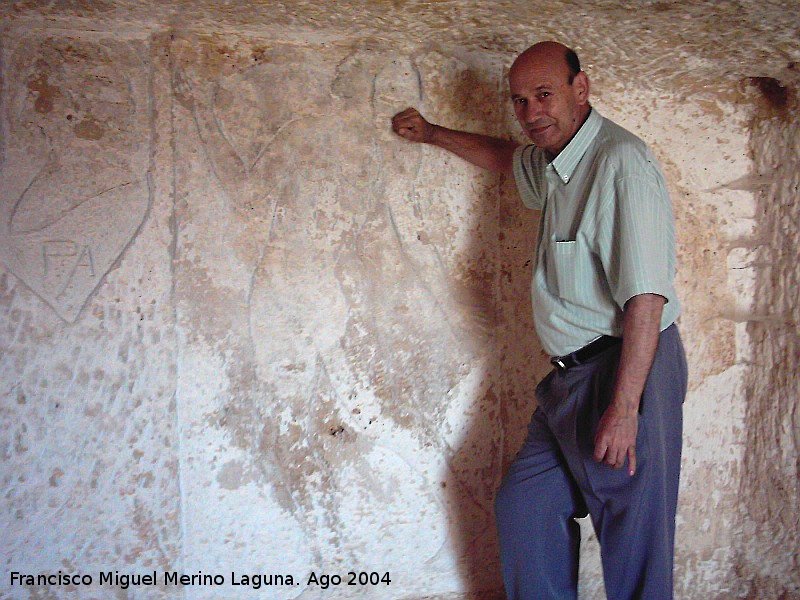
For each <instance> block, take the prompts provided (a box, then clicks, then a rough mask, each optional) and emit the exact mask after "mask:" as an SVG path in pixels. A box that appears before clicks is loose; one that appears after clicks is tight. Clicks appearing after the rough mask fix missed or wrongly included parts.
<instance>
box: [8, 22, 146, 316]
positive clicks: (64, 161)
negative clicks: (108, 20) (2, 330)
mask: <svg viewBox="0 0 800 600" xmlns="http://www.w3.org/2000/svg"><path fill="white" fill-rule="evenodd" d="M135 45H136V42H131V43H129V42H108V41H104V42H102V43H92V42H84V41H77V40H75V39H67V38H58V37H43V38H35V39H33V40H31V39H24V40H22V41H21V42H20V43H19V45H18V46H16V47H11V48H10V49H9V57H8V58H7V60H6V61H5V65H6V67H5V68H6V73H4V80H5V90H4V94H3V107H2V109H3V110H2V118H3V120H4V126H5V127H4V129H5V131H6V132H7V133H8V135H7V136H6V140H5V141H4V143H5V148H4V150H5V153H4V155H5V156H4V158H5V160H4V161H3V163H2V171H0V261H2V262H3V263H4V264H5V266H6V268H7V269H8V270H9V271H10V272H11V273H13V274H14V275H15V276H16V277H17V278H19V279H20V280H22V281H23V282H24V283H25V284H26V285H27V286H28V287H29V288H30V289H31V290H32V291H33V292H34V293H36V294H37V295H38V296H39V297H40V298H41V299H42V300H44V301H45V302H46V303H47V304H49V305H50V306H51V307H52V308H53V310H54V311H55V312H56V313H57V314H58V316H59V317H61V318H62V319H63V320H65V321H67V322H69V323H72V322H75V321H76V320H77V318H78V316H79V315H80V313H81V310H82V309H83V307H84V306H85V305H86V303H87V301H88V299H89V298H90V297H91V295H92V294H93V293H94V292H95V290H97V288H98V287H99V286H100V284H101V283H102V281H103V279H104V278H105V276H106V274H107V273H108V271H109V270H110V269H111V268H112V266H113V265H114V264H115V263H116V262H117V261H118V260H119V259H120V257H121V256H122V254H123V253H124V251H125V249H126V248H127V247H128V246H129V245H130V243H131V242H132V241H133V239H134V238H135V237H136V234H137V233H138V231H139V229H140V227H141V225H142V223H143V222H144V219H145V217H146V215H147V211H148V208H149V206H150V201H151V194H152V189H151V188H152V186H151V184H150V181H149V178H148V175H147V172H148V165H149V156H150V143H151V140H150V125H149V121H150V115H149V114H148V108H147V107H148V105H149V102H148V95H149V93H150V92H149V82H148V77H149V75H148V69H147V68H146V66H145V65H144V64H143V63H142V62H141V60H140V59H139V58H138V56H140V55H143V54H145V53H143V52H142V49H141V48H137V47H135ZM31 48H33V51H32V52H31Z"/></svg>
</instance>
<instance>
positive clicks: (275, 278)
mask: <svg viewBox="0 0 800 600" xmlns="http://www.w3.org/2000/svg"><path fill="white" fill-rule="evenodd" d="M632 5H633V6H634V7H635V9H634V10H632V9H631V6H632ZM792 6H793V4H792V3H791V2H766V3H765V2H758V3H755V2H752V3H750V2H745V3H738V2H723V3H714V6H713V8H712V7H711V4H710V3H709V4H707V5H703V4H702V3H689V2H681V1H676V2H650V1H649V0H641V1H639V2H635V3H631V2H621V1H620V2H616V1H604V2H592V3H578V4H576V3H571V2H548V3H538V2H532V3H511V2H506V1H504V0H495V1H492V2H482V3H470V2H462V1H460V0H454V1H452V2H451V1H448V2H440V3H427V2H369V3H364V2H356V1H352V2H349V1H348V2H336V3H324V2H323V3H320V2H315V3H307V2H304V1H297V2H285V3H270V4H269V5H267V4H265V3H256V2H245V3H235V5H234V4H233V3H232V4H224V5H223V4H222V3H212V2H184V1H180V0H173V1H171V2H157V3H156V2H153V3H141V2H133V1H128V0H116V1H110V0H108V1H107V0H104V1H102V2H96V1H93V2H51V3H40V2H35V1H33V0H30V1H19V2H8V3H5V4H3V5H2V6H0V17H1V18H2V23H3V24H2V38H1V41H0V82H1V83H2V88H1V89H2V97H1V98H0V133H2V146H1V147H0V152H1V154H0V479H1V480H2V486H3V488H2V489H3V493H2V494H0V516H2V518H0V539H2V540H3V544H0V564H2V568H1V569H0V597H3V598H5V597H9V598H67V597H78V598H109V597H120V598H122V597H129V598H192V599H194V598H220V597H225V598H276V599H281V600H284V599H289V598H303V599H306V600H308V599H315V598H375V599H386V598H403V599H407V600H410V599H412V598H413V599H422V598H430V599H436V600H454V599H456V598H459V599H467V598H469V599H473V598H475V599H477V598H482V599H486V598H499V597H502V593H501V583H500V576H499V565H498V556H497V542H496V536H495V533H494V522H493V497H494V491H495V489H496V487H497V486H498V484H499V482H500V480H501V477H502V474H503V471H504V468H505V467H506V466H507V465H508V463H509V462H510V461H511V460H512V458H513V456H514V454H515V452H516V450H517V448H518V446H519V444H520V443H521V440H522V438H523V436H524V433H525V426H526V424H527V421H528V419H529V417H530V414H531V412H532V410H533V408H534V404H533V402H534V401H533V397H532V391H533V388H534V386H535V385H536V382H537V381H538V379H540V378H541V377H542V376H543V375H544V374H545V373H546V372H547V370H548V362H547V358H546V357H545V356H544V353H543V351H542V350H541V348H540V346H539V344H538V342H537V341H536V338H535V334H534V332H533V326H532V322H531V316H530V301H529V297H528V287H529V277H530V257H531V253H532V250H533V245H534V242H535V237H536V228H537V222H536V215H535V214H533V213H531V212H528V211H526V210H524V209H523V208H522V207H521V203H520V201H519V199H518V197H517V194H516V190H515V187H514V184H513V182H512V181H508V180H504V179H502V178H498V177H495V176H491V175H488V174H484V173H482V172H480V171H479V170H477V169H475V168H473V167H471V166H469V165H467V164H465V163H463V162H461V161H459V160H458V159H456V158H454V157H451V156H449V155H447V154H445V153H443V152H442V151H440V150H437V149H435V148H431V147H427V146H417V145H413V144H408V143H405V142H403V141H402V140H400V139H399V138H396V137H395V136H393V134H391V132H390V130H389V118H390V117H391V115H392V114H394V113H395V112H397V111H399V110H401V109H403V108H405V107H406V106H410V105H413V106H417V107H419V108H420V109H421V110H422V111H423V112H424V113H425V114H426V115H428V116H430V118H431V119H433V120H435V121H437V122H440V123H442V124H445V125H447V126H450V127H455V128H461V129H469V130H474V131H482V132H485V133H489V134H493V135H501V136H514V137H517V138H518V139H521V137H519V136H520V132H519V130H518V126H517V125H515V123H514V120H513V115H512V114H511V112H512V111H511V110H510V107H509V103H508V99H507V89H506V83H505V74H506V70H507V68H508V66H509V65H510V63H511V61H512V60H513V57H514V56H515V55H516V54H517V53H518V52H519V51H521V50H523V49H524V48H526V47H527V46H528V45H529V44H530V43H532V42H534V41H537V40H540V39H551V38H556V39H560V40H562V41H564V42H565V43H568V44H570V45H572V46H574V47H576V49H577V50H578V51H579V53H580V54H581V56H582V58H583V61H584V68H585V69H586V70H587V72H588V74H589V76H590V78H591V80H592V85H593V88H592V98H593V104H594V106H595V107H596V108H597V109H598V110H599V111H600V112H601V113H602V114H604V115H605V116H608V117H610V118H612V119H613V120H615V121H617V122H618V123H620V124H622V125H623V126H625V127H627V128H629V129H631V130H633V131H635V132H636V133H637V134H639V135H640V136H641V137H643V138H644V139H645V141H647V142H648V144H650V146H651V147H652V149H653V150H654V152H655V154H656V155H657V157H658V158H659V160H660V161H661V163H662V165H663V166H664V169H665V172H666V174H667V178H668V183H669V186H670V191H671V194H672V199H673V204H674V208H675V215H676V220H677V230H678V243H679V248H678V251H679V261H680V269H679V276H678V290H679V293H680V294H681V297H682V302H683V304H684V307H685V310H684V314H683V315H682V316H681V320H680V326H681V328H682V331H683V335H684V338H685V341H686V345H687V352H688V355H689V359H690V363H691V373H690V378H691V392H690V395H689V398H688V399H687V402H686V406H685V414H686V424H685V435H684V439H685V446H684V471H683V479H682V486H681V499H680V508H679V520H678V536H677V537H678V539H677V550H676V552H677V561H676V595H677V597H680V598H687V599H690V598H700V597H702V598H767V597H770V598H772V597H783V598H800V579H798V576H797V573H798V565H797V555H798V548H800V524H798V517H797V514H798V509H799V508H800V507H799V506H798V503H797V476H798V471H797V460H798V459H797V456H798V455H797V448H798V441H797V437H798V436H797V430H798V423H797V419H796V414H797V402H798V385H797V378H796V376H793V373H795V371H796V369H795V368H794V363H795V362H796V359H797V358H798V355H797V317H798V315H797V300H796V283H797V272H796V266H797V265H796V263H797V261H796V258H797V247H796V243H797V237H798V228H799V227H800V226H798V224H797V218H796V217H797V210H796V204H797V198H798V195H797V173H798V169H797V144H798V140H797V139H796V138H797V119H796V117H795V116H794V115H795V113H796V96H795V90H796V87H797V83H796V82H797V78H796V64H797V61H798V60H800V42H798V38H797V35H796V33H797V31H796V25H793V24H792V23H791V19H789V20H787V19H786V15H787V14H788V13H790V12H791V11H792V10H793V8H792ZM610 40H614V41H613V42H612V41H610ZM793 65H794V66H793ZM765 357H766V358H765ZM793 419H794V420H793ZM769 440H775V441H776V443H775V444H771V443H769ZM582 527H583V529H584V532H585V534H586V536H585V537H586V544H585V545H584V547H583V550H582V558H583V562H582V567H581V597H582V598H598V599H599V598H603V597H604V590H603V585H602V578H601V576H600V567H599V557H598V551H597V544H596V540H595V539H594V537H593V533H592V532H591V526H590V525H589V524H588V522H586V521H584V522H583V523H582ZM348 571H355V572H357V573H358V572H364V573H366V580H365V581H364V580H362V582H359V581H358V579H357V578H356V581H355V583H357V584H359V583H360V584H359V585H353V586H350V585H347V583H348V577H347V572H348ZM12 573H16V574H17V576H16V578H14V577H13V576H12ZM373 573H374V574H376V575H377V576H373V580H372V581H370V574H373ZM387 573H388V574H389V576H388V577H385V574H387ZM59 574H60V575H59ZM312 574H313V576H312ZM324 574H327V575H333V574H338V575H341V576H342V578H343V579H342V582H341V584H340V585H330V586H327V587H326V583H330V582H328V581H327V580H322V579H321V578H322V576H323V575H324ZM38 575H45V576H46V575H52V576H54V577H55V579H53V578H52V577H51V578H50V579H49V580H48V579H46V578H45V580H43V581H36V580H35V579H36V577H37V576H38ZM74 575H80V576H86V577H89V578H91V582H90V583H89V582H88V580H86V579H84V580H80V579H78V580H77V581H72V580H69V581H66V582H64V580H63V577H65V576H70V577H71V576H74ZM181 575H185V576H187V577H189V580H188V581H187V582H186V584H185V585H181V584H180V581H177V580H176V579H175V577H180V576H181ZM29 576H30V577H33V578H34V581H31V580H29V579H26V577H29ZM133 576H136V577H138V578H139V579H138V582H137V580H131V581H128V583H130V585H129V586H127V587H126V581H127V580H125V579H124V578H125V577H133ZM148 576H152V577H153V582H152V584H151V583H149V580H147V579H144V580H143V579H142V577H148ZM270 576H272V581H269V577H270ZM289 576H291V578H292V579H291V581H289V580H288V577H289ZM120 577H122V578H123V579H120ZM192 577H194V578H195V579H192ZM255 577H260V578H261V579H258V580H257V579H255ZM279 577H280V580H279ZM312 577H316V580H314V579H312ZM386 579H390V580H391V582H390V583H387V581H386Z"/></svg>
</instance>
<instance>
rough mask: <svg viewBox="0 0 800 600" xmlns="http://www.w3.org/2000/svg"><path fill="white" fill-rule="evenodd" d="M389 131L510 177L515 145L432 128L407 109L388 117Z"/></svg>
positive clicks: (419, 116)
mask: <svg viewBox="0 0 800 600" xmlns="http://www.w3.org/2000/svg"><path fill="white" fill-rule="evenodd" d="M392 131H394V132H395V133H396V134H397V135H399V136H400V137H402V138H405V139H407V140H409V141H411V142H419V143H423V144H432V145H434V146H439V147H440V148H444V149H445V150H449V151H450V152H452V153H453V154H455V155H456V156H459V157H461V158H463V159H464V160H466V161H468V162H471V163H472V164H473V165H476V166H478V167H481V168H483V169H487V170H489V171H494V172H495V173H502V174H504V175H513V172H514V167H513V157H514V150H515V149H516V148H517V146H519V144H517V143H516V142H512V141H510V140H504V139H501V138H496V137H491V136H488V135H481V134H479V133H468V132H466V131H456V130H455V129H447V128H446V127H442V126H440V125H434V124H433V123H429V122H428V121H426V120H425V119H424V118H423V116H422V115H421V114H419V111H417V109H415V108H407V109H406V110H404V111H403V112H401V113H398V114H396V115H395V116H394V117H392Z"/></svg>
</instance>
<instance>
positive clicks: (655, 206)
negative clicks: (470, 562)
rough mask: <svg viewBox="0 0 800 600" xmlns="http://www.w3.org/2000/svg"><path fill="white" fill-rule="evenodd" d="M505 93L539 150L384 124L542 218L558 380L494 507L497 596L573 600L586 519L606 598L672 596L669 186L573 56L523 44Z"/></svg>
mask: <svg viewBox="0 0 800 600" xmlns="http://www.w3.org/2000/svg"><path fill="white" fill-rule="evenodd" d="M509 85H510V91H511V99H512V101H513V105H514V111H515V113H516V116H517V120H518V121H519V123H520V125H521V126H522V128H523V130H524V131H525V133H526V134H527V135H528V137H529V138H530V139H531V141H532V142H533V145H530V146H524V147H523V146H519V145H518V144H515V143H514V142H510V141H507V140H502V139H497V138H492V137H487V136H483V135H478V134H473V133H467V132H462V131H454V130H451V129H447V128H444V127H441V126H438V125H434V124H432V123H429V122H428V121H426V120H425V119H424V118H423V117H422V116H421V115H420V114H419V113H418V112H417V111H416V110H415V109H407V110H405V111H403V112H402V113H399V114H398V115H396V116H395V117H394V118H393V120H392V127H393V130H394V131H395V132H396V133H397V134H398V135H400V136H401V137H403V138H405V139H407V140H410V141H414V142H423V143H428V144H433V145H436V146H439V147H441V148H445V149H447V150H449V151H451V152H453V153H455V154H456V155H458V156H460V157H462V158H464V159H466V160H468V161H470V162H472V163H473V164H475V165H478V166H481V167H484V168H486V169H490V170H492V171H495V172H499V173H505V174H509V175H510V174H513V175H514V177H515V179H516V182H517V187H518V189H519V192H520V195H521V197H522V200H523V202H524V203H525V204H526V205H527V206H528V207H530V208H533V209H537V210H541V211H543V212H542V217H541V225H540V231H539V243H538V248H537V255H536V261H535V266H534V273H533V282H532V285H531V289H532V297H533V310H534V320H535V323H536V330H537V334H538V336H539V338H540V341H541V343H542V345H543V347H544V348H545V350H546V351H547V352H548V353H549V354H550V355H552V356H553V360H552V362H553V365H554V367H555V368H554V370H553V371H552V372H551V373H550V374H549V375H548V376H547V377H546V378H545V379H544V380H543V381H542V382H541V383H540V384H539V385H538V387H537V389H536V400H537V403H538V407H537V409H536V411H535V412H534V415H533V418H532V420H531V423H530V426H529V428H528V436H527V438H526V440H525V443H524V445H523V447H522V449H521V450H520V452H519V454H518V455H517V457H516V459H515V461H514V463H513V464H512V465H511V468H510V470H509V473H508V474H507V476H506V478H505V480H504V482H503V485H502V486H501V488H500V490H499V491H498V494H497V500H496V515H497V526H498V532H499V537H500V552H501V562H502V566H503V580H504V583H505V587H506V593H507V595H508V596H509V598H512V599H522V600H529V599H534V598H559V599H560V598H575V597H576V595H577V579H578V561H577V559H578V545H579V541H580V540H579V534H580V529H579V527H578V525H577V524H576V523H575V521H574V518H575V517H579V516H584V515H585V514H586V511H587V509H588V511H589V513H590V514H591V517H592V522H593V524H594V527H595V531H596V532H597V536H598V539H599V542H600V548H601V556H602V560H603V573H604V579H605V584H606V592H607V595H608V598H609V599H630V598H645V599H647V600H653V599H659V598H671V597H672V563H673V547H674V532H675V511H676V505H677V496H678V476H679V471H680V453H681V435H682V404H683V399H684V397H685V394H686V382H687V369H686V360H685V356H684V353H683V347H682V345H681V340H680V335H679V333H678V330H677V327H676V326H675V324H674V321H675V319H676V318H677V316H678V314H679V312H680V305H679V303H678V299H677V297H676V294H675V289H674V287H673V284H672V280H673V277H674V272H675V240H674V237H675V236H674V226H673V218H672V209H671V206H670V202H669V197H668V194H667V190H666V185H665V182H664V177H663V174H662V173H661V170H660V168H659V167H658V165H657V163H656V160H655V159H654V157H653V156H652V154H651V153H650V152H649V150H648V149H647V147H646V146H645V144H644V143H643V142H642V141H641V140H640V139H639V138H637V137H636V136H634V135H633V134H631V133H629V132H628V131H626V130H624V129H622V128H621V127H619V126H617V125H615V124H614V123H612V122H611V121H609V120H607V119H605V118H603V117H602V116H601V115H600V114H599V113H598V112H597V111H596V110H594V109H593V108H592V107H591V105H590V104H589V79H588V77H587V75H586V73H584V72H583V71H581V69H580V63H579V61H578V57H577V56H576V55H575V53H574V52H573V51H571V50H570V49H568V48H567V47H565V46H563V45H561V44H558V43H556V42H542V43H539V44H536V45H534V46H532V47H531V48H529V49H528V50H526V51H525V52H523V53H522V54H521V55H520V56H519V57H518V58H517V59H516V61H515V62H514V64H513V65H512V67H511V70H510V72H509ZM623 467H625V468H624V469H623Z"/></svg>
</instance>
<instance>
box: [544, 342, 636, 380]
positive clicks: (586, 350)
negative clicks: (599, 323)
mask: <svg viewBox="0 0 800 600" xmlns="http://www.w3.org/2000/svg"><path fill="white" fill-rule="evenodd" d="M621 341H622V338H618V337H612V336H610V335H604V336H603V337H599V338H597V339H596V340H595V341H593V342H592V343H591V344H586V345H585V346H584V347H583V348H579V349H578V350H575V352H572V353H571V354H567V355H565V356H554V357H553V358H551V359H550V363H551V364H552V365H553V366H554V367H555V368H556V369H558V370H560V371H566V370H567V369H569V368H571V367H574V366H575V365H580V364H582V363H585V362H586V361H587V360H591V359H592V358H594V357H595V356H597V355H598V354H600V353H601V352H605V351H606V350H608V349H609V348H612V347H614V346H616V345H617V344H619V343H620V342H621Z"/></svg>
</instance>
